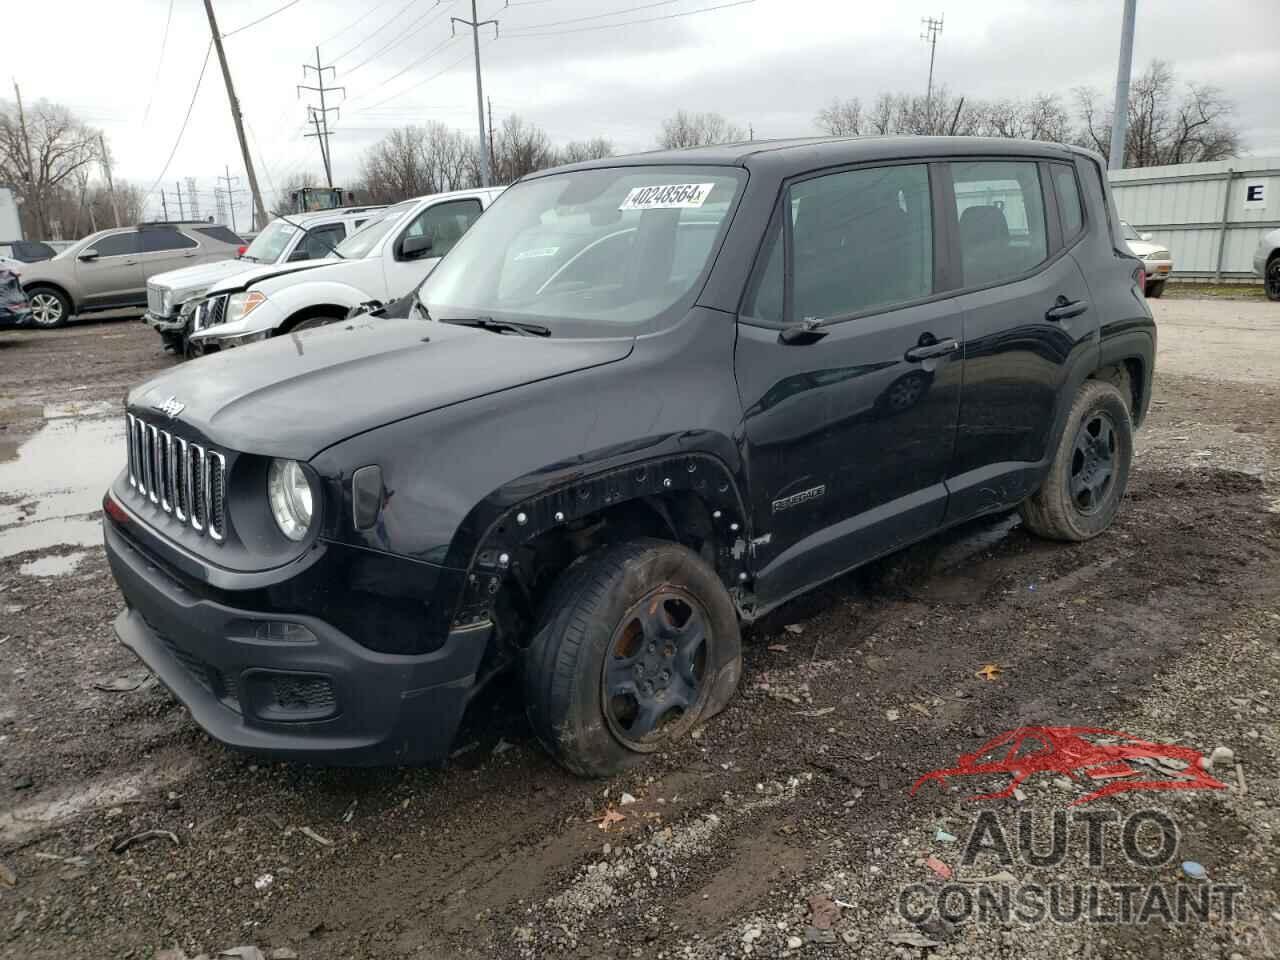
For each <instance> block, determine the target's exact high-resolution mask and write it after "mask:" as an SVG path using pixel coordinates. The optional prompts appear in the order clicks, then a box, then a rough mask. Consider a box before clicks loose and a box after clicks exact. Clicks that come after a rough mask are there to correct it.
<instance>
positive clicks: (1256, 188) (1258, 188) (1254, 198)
mask: <svg viewBox="0 0 1280 960" xmlns="http://www.w3.org/2000/svg"><path fill="white" fill-rule="evenodd" d="M1244 205H1245V207H1246V208H1251V207H1265V206H1266V205H1267V184H1266V181H1263V182H1262V183H1245V185H1244Z"/></svg>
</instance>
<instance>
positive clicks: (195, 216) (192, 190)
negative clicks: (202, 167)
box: [187, 177, 200, 220]
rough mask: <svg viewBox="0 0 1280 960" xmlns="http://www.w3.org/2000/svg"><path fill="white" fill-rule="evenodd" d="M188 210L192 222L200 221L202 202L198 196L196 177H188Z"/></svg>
mask: <svg viewBox="0 0 1280 960" xmlns="http://www.w3.org/2000/svg"><path fill="white" fill-rule="evenodd" d="M187 209H188V210H189V211H190V212H191V219H192V220H199V219H200V200H199V199H198V197H197V194H196V178H195V177H187Z"/></svg>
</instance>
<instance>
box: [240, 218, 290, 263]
mask: <svg viewBox="0 0 1280 960" xmlns="http://www.w3.org/2000/svg"><path fill="white" fill-rule="evenodd" d="M297 232H298V228H297V227H294V226H291V225H290V224H287V223H285V222H284V221H283V220H272V221H271V222H270V223H268V224H267V228H266V229H265V230H263V231H262V232H261V233H260V234H258V235H257V236H256V237H254V238H253V243H251V244H249V249H248V250H246V251H245V252H244V254H243V257H244V259H245V260H254V261H256V262H258V263H275V262H276V261H277V260H279V259H280V257H281V256H283V255H284V251H285V248H286V247H288V246H289V241H290V240H291V239H292V238H293V236H294V234H296V233H297Z"/></svg>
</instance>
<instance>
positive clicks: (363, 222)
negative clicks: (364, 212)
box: [351, 217, 369, 233]
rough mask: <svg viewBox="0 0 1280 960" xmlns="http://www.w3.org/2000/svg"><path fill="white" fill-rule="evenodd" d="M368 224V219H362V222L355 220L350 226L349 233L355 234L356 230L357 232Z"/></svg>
mask: <svg viewBox="0 0 1280 960" xmlns="http://www.w3.org/2000/svg"><path fill="white" fill-rule="evenodd" d="M368 222H369V219H368V218H367V217H366V218H365V219H363V220H357V221H356V222H355V223H354V224H353V225H352V227H351V232H352V233H355V232H356V231H357V230H359V229H360V228H361V227H363V226H364V225H365V224H366V223H368Z"/></svg>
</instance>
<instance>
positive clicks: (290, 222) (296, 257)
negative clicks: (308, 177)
mask: <svg viewBox="0 0 1280 960" xmlns="http://www.w3.org/2000/svg"><path fill="white" fill-rule="evenodd" d="M385 209H386V207H385V206H382V205H378V206H364V207H339V208H337V209H334V210H324V211H321V212H317V213H300V214H298V215H296V216H288V217H277V218H276V219H275V220H272V221H271V222H270V223H269V224H267V226H266V228H265V229H263V230H262V232H261V233H259V234H258V235H257V236H256V237H254V239H253V242H252V243H250V244H249V245H248V246H247V247H244V246H241V248H240V258H239V259H238V260H222V261H219V262H217V263H204V264H200V265H198V266H193V267H184V268H183V269H181V270H170V271H169V272H167V273H160V274H157V275H155V276H154V277H151V278H150V279H149V280H148V281H147V312H146V313H145V314H144V315H143V317H142V319H143V321H144V322H146V323H147V324H148V325H149V326H151V327H152V328H153V329H154V330H155V331H156V332H157V333H159V334H160V337H161V339H162V340H163V341H164V345H165V347H166V348H167V349H170V350H173V351H174V352H175V353H179V354H181V353H183V352H185V348H186V334H187V333H188V330H187V326H188V324H189V323H190V320H191V311H192V309H193V308H194V306H195V304H196V302H197V301H198V300H199V298H201V297H203V296H204V295H205V293H206V292H207V291H208V289H209V288H210V287H211V286H212V285H213V284H215V283H217V282H218V281H220V280H225V279H226V278H228V277H233V276H235V275H236V274H239V273H244V272H245V271H247V270H252V269H253V268H254V267H255V266H258V265H263V264H277V263H296V262H299V261H304V260H319V259H321V258H322V257H327V256H328V255H329V253H330V252H331V251H332V250H333V248H334V247H336V246H337V245H338V244H340V243H342V241H343V240H345V239H347V237H349V236H351V234H353V233H355V232H356V231H357V230H359V229H360V228H361V227H363V226H364V225H365V224H366V223H368V222H369V221H370V220H373V219H376V218H377V217H379V216H381V215H382V211H383V210H385Z"/></svg>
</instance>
